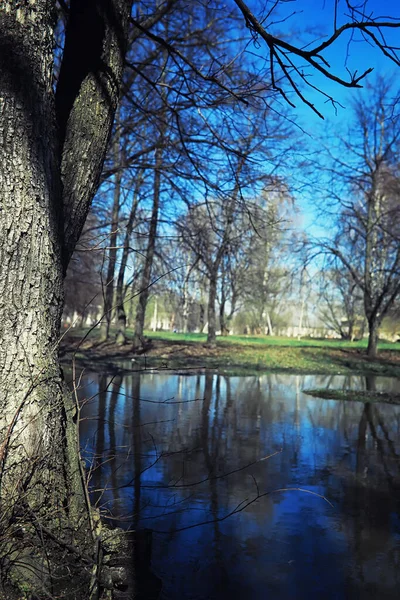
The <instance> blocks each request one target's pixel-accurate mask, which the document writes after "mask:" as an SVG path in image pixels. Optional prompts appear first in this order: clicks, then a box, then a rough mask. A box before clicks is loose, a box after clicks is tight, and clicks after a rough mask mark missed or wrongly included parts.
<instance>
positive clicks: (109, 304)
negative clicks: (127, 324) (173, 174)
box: [100, 124, 122, 342]
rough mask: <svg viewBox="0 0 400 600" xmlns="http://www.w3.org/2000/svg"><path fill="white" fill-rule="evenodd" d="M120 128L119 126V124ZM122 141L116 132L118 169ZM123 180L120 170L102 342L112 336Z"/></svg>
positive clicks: (113, 219)
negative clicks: (111, 327) (111, 326)
mask: <svg viewBox="0 0 400 600" xmlns="http://www.w3.org/2000/svg"><path fill="white" fill-rule="evenodd" d="M117 126H118V124H117ZM119 145H120V140H119V134H118V132H116V134H115V140H114V165H115V167H116V168H117V169H118V167H119V164H120V147H119ZM121 179H122V171H121V169H118V170H117V172H116V174H115V183H114V199H113V207H112V214H111V227H110V236H109V249H108V264H107V275H106V281H105V285H104V292H103V295H104V305H103V320H102V322H101V329H100V340H101V341H102V342H106V341H107V340H108V338H109V336H110V325H111V319H112V313H113V301H114V289H115V287H116V286H115V284H114V279H115V267H116V264H117V243H118V227H119V205H120V195H121Z"/></svg>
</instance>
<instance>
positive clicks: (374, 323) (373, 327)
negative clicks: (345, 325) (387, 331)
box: [367, 317, 379, 358]
mask: <svg viewBox="0 0 400 600" xmlns="http://www.w3.org/2000/svg"><path fill="white" fill-rule="evenodd" d="M378 336H379V322H378V320H377V319H376V318H374V317H370V318H369V319H368V348H367V355H368V358H375V357H376V355H377V351H378Z"/></svg>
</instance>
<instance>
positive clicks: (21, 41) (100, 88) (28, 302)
mask: <svg viewBox="0 0 400 600" xmlns="http://www.w3.org/2000/svg"><path fill="white" fill-rule="evenodd" d="M100 4H102V3H100V2H99V3H98V4H95V3H90V2H87V3H77V0H73V1H72V2H71V4H70V6H71V9H70V20H69V23H70V25H69V27H72V29H73V27H74V25H75V26H77V25H78V28H77V31H76V32H75V33H76V36H75V37H74V39H73V40H72V39H71V35H66V44H65V52H64V57H63V67H62V68H61V71H60V76H59V80H58V81H59V85H61V87H62V84H65V85H64V90H65V93H63V92H60V96H59V99H60V102H59V104H58V110H57V115H56V110H55V102H54V93H53V68H52V67H53V48H54V43H53V42H54V25H55V18H54V17H55V14H54V13H55V3H54V2H51V1H50V0H35V1H34V2H33V1H32V2H16V1H14V0H5V1H3V2H1V3H0V89H1V98H0V114H1V122H0V148H1V153H0V231H1V236H0V390H1V392H0V515H1V517H0V541H1V543H0V565H1V585H2V588H3V589H2V590H1V591H0V595H2V594H3V592H4V595H3V596H2V597H22V595H23V596H24V597H25V596H29V597H31V596H32V597H46V598H47V597H60V596H61V594H63V595H64V596H66V595H67V596H68V597H70V598H76V599H78V598H79V599H80V598H85V599H88V598H90V597H92V592H93V593H95V592H96V590H97V589H98V586H97V582H96V581H93V584H94V585H93V587H92V592H91V591H90V585H89V583H90V579H91V577H92V573H93V567H94V566H95V553H94V540H93V535H94V532H93V527H92V516H91V511H90V507H89V504H88V496H87V493H86V488H85V485H84V474H83V467H82V463H81V460H80V455H79V445H78V436H77V433H78V432H77V427H76V419H77V409H76V405H75V403H74V401H73V399H72V396H71V394H70V393H69V392H68V390H67V388H66V385H65V383H64V381H63V375H62V371H61V368H60V365H59V361H58V340H59V335H60V322H61V313H62V308H63V276H64V273H65V272H66V268H67V266H68V260H69V258H70V256H71V254H72V252H73V249H74V246H75V243H76V240H77V239H78V237H79V234H80V232H81V230H82V227H83V224H84V221H85V217H86V214H87V211H88V209H89V205H90V202H91V200H92V198H93V195H94V193H95V190H96V188H97V185H98V181H99V177H100V172H101V168H102V164H103V161H104V155H105V149H106V146H107V143H108V139H109V134H110V128H111V123H112V120H113V117H114V112H115V107H116V104H117V99H118V95H119V86H120V80H121V75H122V62H123V46H124V43H123V39H124V38H125V36H126V32H127V24H128V16H129V12H130V7H129V3H128V2H125V0H114V1H113V2H112V5H113V15H112V19H110V18H109V13H108V14H106V13H105V12H102V11H104V6H103V4H102V6H101V7H100V8H99V6H100ZM77 7H78V8H79V13H78V10H77ZM88 24H90V26H91V29H90V35H88V29H87V25H88ZM88 39H89V41H88ZM117 39H118V43H117V42H116V40H117ZM99 40H100V43H99V44H98V42H99ZM70 42H71V43H70ZM121 42H122V43H121ZM67 46H68V48H69V50H68V49H67ZM88 48H89V49H92V50H93V51H94V52H93V53H92V54H90V53H89V54H88V53H86V52H84V51H82V50H84V49H86V50H87V49H88ZM96 52H97V53H98V55H96ZM78 55H79V61H76V60H75V59H76V58H77V56H78ZM100 68H101V73H99V72H98V70H99V69H100ZM11 576H12V580H13V585H14V587H15V585H17V586H18V585H19V586H22V585H23V587H24V592H23V593H22V592H21V593H20V595H18V592H16V593H15V594H14V593H13V592H11V590H10V589H7V588H6V589H5V588H4V586H5V585H8V584H6V583H5V582H7V580H8V582H10V579H11ZM10 585H11V584H10ZM66 590H67V591H66Z"/></svg>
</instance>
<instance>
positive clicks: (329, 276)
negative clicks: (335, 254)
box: [319, 264, 365, 341]
mask: <svg viewBox="0 0 400 600" xmlns="http://www.w3.org/2000/svg"><path fill="white" fill-rule="evenodd" d="M340 267H342V265H340V264H339V265H333V268H332V269H327V270H325V271H323V272H322V273H321V289H320V294H319V300H320V301H319V313H320V317H321V319H322V321H323V322H324V323H325V325H326V326H327V327H329V328H330V329H333V330H334V331H335V332H336V333H338V334H339V335H340V337H341V338H342V339H344V340H350V341H353V340H354V338H355V336H356V335H360V329H361V331H362V330H363V328H364V322H365V319H364V316H363V298H362V294H361V290H360V289H359V288H358V287H357V284H356V282H355V281H354V279H353V277H352V276H351V274H350V273H349V271H348V270H347V269H344V268H343V267H342V268H340ZM360 325H361V327H360ZM357 326H358V331H357ZM361 336H362V334H361Z"/></svg>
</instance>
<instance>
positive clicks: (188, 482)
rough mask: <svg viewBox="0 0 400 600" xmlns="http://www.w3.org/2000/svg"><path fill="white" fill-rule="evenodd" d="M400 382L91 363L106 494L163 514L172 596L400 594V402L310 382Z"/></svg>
mask: <svg viewBox="0 0 400 600" xmlns="http://www.w3.org/2000/svg"><path fill="white" fill-rule="evenodd" d="M397 385H398V382H397V381H396V380H393V379H384V378H377V379H375V380H371V379H370V380H368V381H365V379H364V378H362V377H352V378H350V377H342V376H337V377H322V376H296V375H280V374H279V375H260V376H251V377H225V376H219V375H215V374H208V375H199V376H196V375H191V376H188V375H174V374H170V373H158V374H157V373H154V374H151V373H144V374H138V373H132V374H131V375H128V376H124V377H122V376H116V377H114V378H112V377H111V376H108V375H100V374H96V373H90V374H86V375H85V376H84V377H83V378H82V382H81V389H80V398H81V400H82V402H83V408H82V422H81V440H82V446H83V451H84V454H85V456H86V458H87V460H88V462H90V463H91V464H92V467H91V486H92V497H93V501H95V502H96V503H97V504H98V505H99V506H100V507H101V508H102V510H103V511H104V512H105V514H106V516H107V517H108V518H111V517H112V519H110V520H111V521H112V522H114V523H115V524H117V525H122V526H124V527H127V528H130V527H131V528H134V529H144V528H146V529H149V530H152V532H153V534H152V569H153V572H154V573H155V574H156V575H157V577H159V578H160V579H161V580H162V586H163V587H162V592H161V598H162V599H164V600H166V599H171V600H172V599H173V600H174V599H178V598H179V599H193V600H200V599H202V600H203V599H204V600H205V599H207V600H214V599H215V600H216V599H219V600H225V599H229V600H232V598H238V599H241V598H243V599H261V598H263V599H265V598H269V597H276V598H280V599H292V598H296V599H303V598H304V599H306V598H307V600H309V599H310V598H324V599H325V598H327V599H330V598H349V599H358V598H361V599H368V598H371V599H372V598H374V599H375V598H379V599H382V598H397V597H398V589H399V588H398V586H399V584H400V519H399V515H400V471H399V469H400V406H399V407H398V406H392V405H388V404H369V403H367V404H363V403H359V402H346V401H334V400H320V399H318V398H312V397H310V396H307V395H305V394H304V393H303V392H302V390H303V389H305V388H319V387H328V386H329V387H332V388H341V387H353V388H368V389H371V387H376V388H377V389H381V390H390V389H393V390H395V389H396V386H397ZM270 455H272V456H270ZM268 457H269V458H268ZM310 492H311V493H310ZM231 513H234V514H231ZM229 515H230V516H229Z"/></svg>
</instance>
